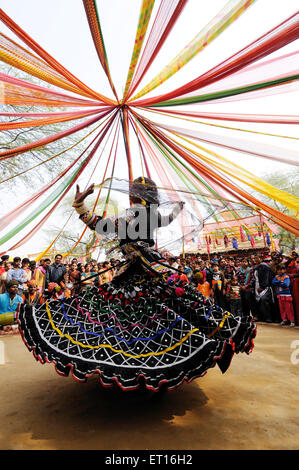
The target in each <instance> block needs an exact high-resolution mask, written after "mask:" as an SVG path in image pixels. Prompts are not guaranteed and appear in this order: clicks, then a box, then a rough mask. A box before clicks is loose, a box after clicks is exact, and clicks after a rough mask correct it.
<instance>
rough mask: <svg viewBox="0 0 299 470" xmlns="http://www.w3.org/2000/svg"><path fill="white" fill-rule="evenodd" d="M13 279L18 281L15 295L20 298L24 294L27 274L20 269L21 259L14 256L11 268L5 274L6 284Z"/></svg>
mask: <svg viewBox="0 0 299 470" xmlns="http://www.w3.org/2000/svg"><path fill="white" fill-rule="evenodd" d="M13 279H15V280H16V281H18V283H19V284H18V292H17V295H19V296H22V295H23V292H24V284H25V282H27V279H28V278H27V273H26V271H25V270H24V269H22V268H21V258H20V257H19V256H16V257H15V258H14V260H13V267H12V268H11V269H10V270H9V271H8V272H7V282H9V281H12V280H13Z"/></svg>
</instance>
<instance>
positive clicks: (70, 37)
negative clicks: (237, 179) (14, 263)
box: [0, 0, 298, 252]
mask: <svg viewBox="0 0 299 470" xmlns="http://www.w3.org/2000/svg"><path fill="white" fill-rule="evenodd" d="M159 3H160V2H159V0H156V3H155V7H154V10H153V14H152V18H154V16H155V12H156V11H157V8H158V6H159ZM226 3H227V2H226V1H225V0H212V1H210V2H204V1H201V0H189V2H188V3H187V6H186V7H185V9H184V11H183V13H182V15H181V17H180V18H179V20H178V22H177V23H176V25H175V27H174V29H173V31H172V32H171V34H170V36H169V37H168V39H167V41H166V43H165V44H164V46H163V48H162V50H161V51H160V53H159V55H158V56H157V58H156V60H155V61H154V63H153V65H152V66H151V68H150V70H149V71H148V72H147V74H146V76H145V78H144V79H143V81H142V82H141V84H140V86H139V89H141V88H142V87H143V86H144V85H146V84H147V83H148V81H149V80H150V79H152V78H153V77H154V76H155V75H156V74H157V73H158V72H159V71H160V70H161V69H162V68H163V67H164V66H165V65H167V64H168V63H169V62H170V60H172V59H173V58H174V57H175V56H176V55H177V54H178V53H179V52H180V51H181V50H182V49H183V48H184V47H185V46H186V44H188V43H189V42H190V41H191V40H192V39H193V38H194V36H195V35H196V34H197V33H198V32H199V31H200V30H201V29H202V28H203V27H204V26H205V25H206V24H207V23H208V22H209V21H210V20H211V19H212V17H213V16H214V15H215V14H216V13H217V12H218V11H219V10H220V9H221V8H223V6H224V5H225V4H226ZM97 4H98V9H99V15H100V19H101V27H102V32H103V37H104V41H105V46H106V51H107V55H108V61H109V67H110V71H111V75H112V78H113V81H114V83H115V86H116V88H117V91H118V93H119V95H121V94H122V91H123V89H124V84H125V81H126V77H127V73H128V68H129V63H130V59H131V54H132V50H133V44H134V39H135V33H136V27H137V22H138V16H139V10H140V5H141V0H102V1H99V0H98V1H97ZM282 5H283V7H282ZM1 8H2V9H3V10H4V11H5V12H6V13H7V14H8V15H9V16H10V17H11V18H12V19H13V20H14V21H15V22H16V23H17V24H19V25H20V26H21V27H22V28H23V29H24V30H25V31H26V32H27V33H29V34H30V36H31V37H32V38H33V39H34V40H36V41H37V42H38V43H39V44H40V45H41V46H42V47H43V48H44V49H45V50H46V51H47V52H48V53H50V54H51V55H52V56H53V57H54V58H55V59H56V60H58V61H59V62H60V63H62V64H63V65H64V66H65V67H66V68H67V69H69V70H70V71H71V72H72V73H73V74H75V75H76V76H77V77H78V78H80V80H82V81H83V82H84V83H86V84H87V85H88V86H90V87H91V88H93V89H95V90H96V91H98V92H100V93H102V94H105V95H107V96H110V97H112V94H111V90H110V88H109V84H108V82H107V79H106V76H105V74H104V72H103V71H102V69H101V65H100V63H99V60H98V57H97V54H96V52H95V49H94V45H93V41H92V38H91V35H90V31H89V27H88V23H87V20H86V16H85V11H84V7H83V2H82V1H81V0H51V1H50V2H49V1H46V0H26V1H23V0H1ZM297 9H298V2H297V0H284V2H283V3H282V2H279V1H273V0H257V1H256V2H255V3H254V4H253V5H252V6H251V7H250V8H249V9H248V10H247V11H246V12H245V13H244V14H243V15H242V16H241V17H240V18H239V19H238V20H237V21H236V22H234V23H233V24H232V25H230V26H229V28H228V29H227V30H226V31H224V32H223V33H222V34H221V35H220V36H218V37H217V38H216V39H215V40H214V41H213V42H212V43H211V44H209V46H208V47H206V48H205V49H204V50H203V51H202V52H200V53H199V54H198V55H197V56H196V57H195V58H193V59H192V60H191V61H190V62H189V63H188V64H187V65H186V66H185V67H183V68H182V69H181V70H180V71H179V72H178V73H177V74H175V75H174V76H173V77H171V78H170V79H169V80H167V81H166V82H165V83H164V84H163V85H162V86H160V87H159V88H157V89H155V90H154V91H153V92H152V93H151V94H149V95H148V96H149V97H150V96H154V95H155V94H161V93H164V92H167V91H170V90H173V89H175V88H177V87H179V86H181V85H182V84H184V83H186V82H187V81H190V80H192V79H194V78H196V77H197V76H198V75H200V74H201V73H203V72H205V71H207V70H209V69H210V68H211V67H212V66H214V65H215V64H217V63H219V62H221V61H223V60H224V59H226V58H227V57H229V56H231V55H232V54H233V53H235V52H237V51H238V50H240V49H242V48H243V47H245V46H246V45H248V44H249V43H251V42H252V41H253V40H255V39H256V38H258V37H259V36H261V35H262V34H264V33H265V32H266V31H268V30H270V29H271V28H273V27H274V26H276V25H277V24H279V23H281V22H282V21H283V20H285V19H286V18H288V17H289V16H291V15H292V14H294V13H295V12H296V11H297ZM150 25H151V23H150ZM149 29H150V27H149ZM0 31H1V32H3V33H4V34H7V35H8V36H9V37H11V38H12V39H16V38H15V37H14V35H13V33H12V32H11V31H9V30H8V29H7V28H6V27H5V26H4V25H2V24H1V25H0ZM17 41H18V42H19V40H17ZM295 50H298V41H294V42H293V43H291V44H290V45H288V46H286V47H284V48H282V49H280V50H279V51H277V52H276V53H274V54H271V55H270V56H269V57H271V58H272V57H276V56H279V55H282V54H285V53H288V52H292V51H295ZM192 109H194V110H200V111H211V112H212V111H215V112H236V113H253V114H258V113H263V114H298V94H297V91H296V89H295V90H294V91H293V92H288V93H281V94H274V95H273V96H264V97H263V98H256V99H250V100H242V101H232V102H227V103H212V104H201V105H193V108H192ZM157 121H159V122H168V121H167V120H166V121H163V118H159V119H158V118H157ZM171 122H172V123H173V125H176V126H178V127H184V125H183V124H182V122H181V121H179V120H172V121H171ZM218 123H219V122H218ZM228 125H230V124H229V123H228ZM232 125H233V126H234V125H236V127H240V128H241V127H242V125H239V123H233V124H232ZM185 126H187V127H188V126H190V124H187V125H186V124H185ZM243 127H244V128H246V129H253V130H259V131H262V132H269V133H275V134H282V135H289V136H294V137H298V129H297V127H298V126H283V125H275V126H273V125H257V124H247V123H246V125H243ZM198 129H200V130H203V131H206V132H213V128H209V127H207V128H204V127H203V126H202V127H198ZM215 132H217V134H220V135H221V133H222V132H223V133H225V135H232V136H237V137H240V136H239V134H243V133H237V132H236V131H227V130H219V129H217V131H215ZM228 133H229V134H228ZM240 138H244V139H247V140H250V139H253V140H255V141H258V142H264V143H269V144H271V145H277V146H279V147H282V148H290V149H293V150H297V149H298V141H294V140H293V141H291V140H288V139H280V138H275V137H269V136H261V135H254V134H246V135H245V136H244V135H242V136H241V137H240ZM217 150H218V151H219V148H215V151H217ZM222 154H223V155H224V156H226V157H228V158H230V159H231V160H232V161H235V162H236V163H239V164H241V165H242V166H244V167H245V168H246V169H248V170H249V171H252V172H254V173H256V174H258V175H259V176H261V175H265V174H267V173H271V172H274V171H282V172H285V171H287V170H289V169H290V167H289V166H287V165H283V164H278V163H277V164H276V163H274V162H271V161H269V160H264V159H261V158H254V157H249V156H246V155H245V154H238V153H236V152H232V151H228V150H225V151H223V152H222ZM123 162H124V160H123ZM123 164H124V163H123ZM99 171H101V169H100V170H99ZM118 171H119V174H120V175H123V172H124V168H123V167H122V165H120V167H119V168H118ZM82 182H84V179H83V180H82ZM1 191H3V190H1ZM4 191H5V190H4ZM2 194H3V193H2ZM30 194H31V192H30V188H28V194H26V195H22V197H23V196H25V197H28V196H29V195H30ZM2 198H3V196H2ZM21 200H22V199H20V201H21ZM2 201H3V199H2ZM18 202H19V201H18ZM0 209H1V213H2V214H3V213H5V212H6V209H7V208H6V207H3V205H2V207H1V208H0ZM35 223H36V222H35ZM22 234H23V232H21V234H18V235H17V236H16V237H15V239H14V240H13V241H17V240H18V239H19V238H21V235H22ZM24 234H25V232H24ZM44 243H45V242H44V238H43V237H40V239H39V240H36V239H35V241H34V243H32V242H30V243H29V244H27V245H28V246H24V248H22V251H24V252H26V250H28V251H30V250H32V249H33V248H34V249H37V247H38V249H42V248H43V246H42V245H43V244H44ZM5 247H7V246H5ZM19 250H21V249H19Z"/></svg>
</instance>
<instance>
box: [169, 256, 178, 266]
mask: <svg viewBox="0 0 299 470" xmlns="http://www.w3.org/2000/svg"><path fill="white" fill-rule="evenodd" d="M167 264H169V266H171V267H172V268H174V269H178V266H179V265H178V263H177V261H176V258H174V257H171V258H168V260H167Z"/></svg>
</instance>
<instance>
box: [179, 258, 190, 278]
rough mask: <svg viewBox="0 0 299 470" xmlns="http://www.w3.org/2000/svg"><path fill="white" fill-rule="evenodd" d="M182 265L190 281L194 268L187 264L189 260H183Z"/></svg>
mask: <svg viewBox="0 0 299 470" xmlns="http://www.w3.org/2000/svg"><path fill="white" fill-rule="evenodd" d="M181 266H183V268H184V274H186V276H187V278H188V280H189V281H190V279H191V277H192V274H193V273H192V269H191V268H190V266H187V262H186V260H185V259H182V260H181Z"/></svg>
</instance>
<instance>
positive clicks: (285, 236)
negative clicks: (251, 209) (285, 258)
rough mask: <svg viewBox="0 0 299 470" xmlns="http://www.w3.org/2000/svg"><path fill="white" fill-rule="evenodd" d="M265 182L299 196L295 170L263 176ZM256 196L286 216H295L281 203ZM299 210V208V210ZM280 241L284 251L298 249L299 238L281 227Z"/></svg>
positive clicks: (297, 176) (297, 174)
mask: <svg viewBox="0 0 299 470" xmlns="http://www.w3.org/2000/svg"><path fill="white" fill-rule="evenodd" d="M263 180H265V181H267V183H270V184H271V185H272V186H275V187H276V188H278V189H281V190H283V191H286V192H288V193H290V194H293V195H295V196H298V194H299V170H298V169H293V170H290V171H288V172H285V173H282V172H275V173H271V174H268V175H265V176H263ZM255 196H256V197H257V198H259V199H261V200H262V201H264V202H266V203H267V204H269V205H270V206H272V207H274V208H275V209H277V210H279V211H280V212H283V213H284V214H288V215H291V216H293V217H294V216H295V214H294V212H291V211H290V210H289V209H288V208H287V207H285V206H284V205H283V204H280V203H279V202H277V201H275V200H274V199H270V198H268V197H266V196H263V195H261V194H260V193H256V194H255ZM298 210H299V208H298ZM276 238H278V240H279V245H280V247H281V249H282V251H285V252H287V251H290V250H294V249H298V247H299V241H298V237H296V235H294V234H293V233H290V232H288V231H287V230H285V229H283V228H281V227H279V232H278V234H277V236H276Z"/></svg>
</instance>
